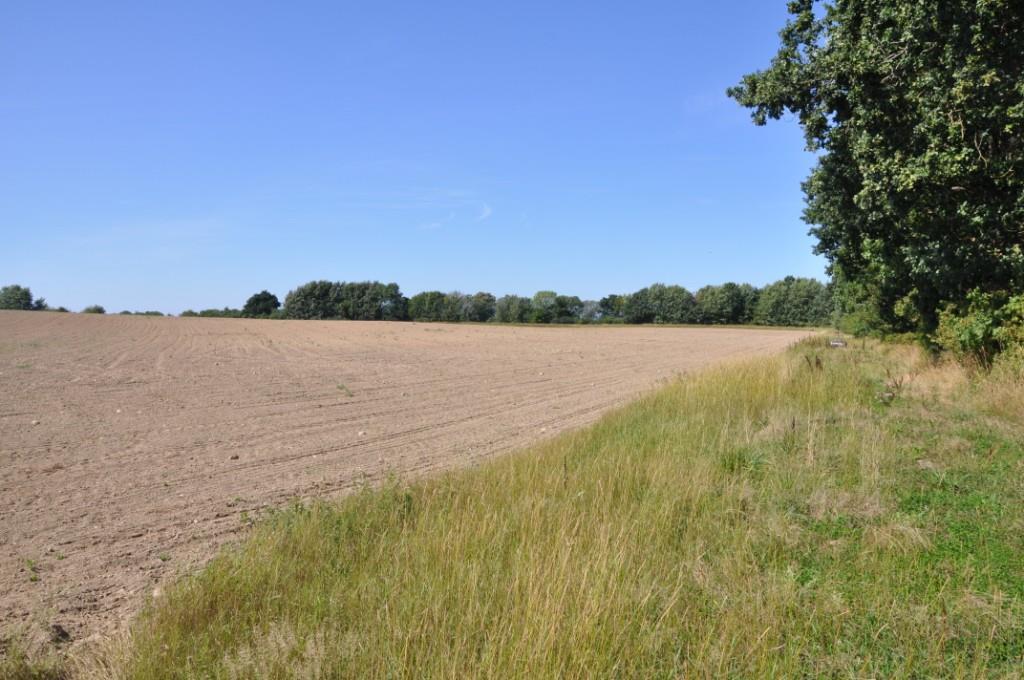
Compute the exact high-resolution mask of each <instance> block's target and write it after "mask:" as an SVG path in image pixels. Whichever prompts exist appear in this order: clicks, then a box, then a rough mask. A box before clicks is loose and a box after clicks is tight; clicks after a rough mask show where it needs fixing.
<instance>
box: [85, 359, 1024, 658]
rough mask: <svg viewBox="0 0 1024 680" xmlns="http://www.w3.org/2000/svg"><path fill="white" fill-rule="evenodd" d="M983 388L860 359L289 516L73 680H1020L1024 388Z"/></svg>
mask: <svg viewBox="0 0 1024 680" xmlns="http://www.w3.org/2000/svg"><path fill="white" fill-rule="evenodd" d="M815 355H816V356H818V357H820V358H821V362H822V364H821V367H820V368H819V367H818V366H817V365H816V363H815V361H814V360H813V356H815ZM1015 380H1016V381H1017V382H1013V381H1015ZM995 381H996V378H994V377H990V378H985V379H976V380H974V381H971V380H970V379H968V378H967V377H965V376H964V375H963V373H962V371H961V370H960V369H958V368H955V367H931V366H928V365H926V364H925V363H924V362H923V361H922V360H921V359H919V358H918V357H917V356H916V355H915V353H914V352H913V351H912V350H910V349H907V348H900V347H884V346H872V345H868V346H866V347H861V346H860V343H858V346H857V347H850V348H847V349H843V350H831V351H830V350H826V349H823V348H822V347H821V344H820V342H817V343H815V344H810V343H805V344H803V345H801V346H798V347H797V348H795V349H794V350H792V351H791V352H789V353H787V354H786V355H784V356H780V357H777V358H774V359H768V360H758V361H754V362H749V363H744V364H741V365H736V366H730V367H723V368H718V369H712V370H709V371H707V372H704V373H701V374H699V375H697V376H695V377H691V378H687V379H685V380H682V381H680V382H678V383H675V384H673V385H671V386H669V387H667V388H665V389H663V390H661V391H659V392H657V393H656V394H653V395H651V396H649V397H647V398H644V399H642V400H641V401H639V402H637V403H635V404H633V405H631V406H629V407H627V408H625V409H622V410H621V411H619V412H617V413H614V414H612V415H610V416H609V417H606V418H604V419H603V420H601V421H600V422H599V423H598V424H597V425H595V426H593V427H590V428H588V429H585V430H583V431H581V432H577V433H573V434H570V435H567V436H563V437H560V438H557V439H555V440H553V441H550V442H547V443H545V444H543V445H540V446H538V447H535V448H533V449H530V450H527V451H525V452H522V453H519V454H516V455H511V456H507V457H505V458H502V459H500V460H496V461H494V462H491V463H488V464H486V465H483V466H481V467H479V468H475V469H471V470H465V471H461V472H453V473H450V474H447V475H444V476H440V477H436V478H433V479H430V480H427V481H422V482H417V483H414V484H411V485H406V484H402V483H400V482H395V483H392V484H390V485H388V486H387V487H386V488H384V489H380V490H367V491H365V492H363V493H359V494H357V495H355V496H352V497H349V498H347V499H345V500H343V501H341V502H340V503H315V504H312V505H308V506H298V505H297V506H295V507H292V508H289V509H286V510H283V511H280V512H278V513H275V514H274V515H273V516H271V517H270V518H268V519H266V520H264V521H263V522H261V523H259V524H258V525H257V527H256V528H255V529H254V530H253V533H252V535H251V537H249V538H248V539H247V540H246V541H245V542H243V543H242V544H241V545H239V546H237V547H236V548H234V549H231V550H228V551H226V552H224V553H223V554H222V555H221V556H220V557H218V558H217V559H215V560H214V561H213V562H212V563H211V564H210V565H209V566H208V568H206V569H205V570H204V571H203V572H201V573H200V574H199V575H197V576H195V577H192V578H188V579H185V580H183V581H181V582H179V583H178V584H177V585H176V586H174V587H173V588H171V589H169V590H168V592H167V593H166V594H165V595H164V596H163V597H161V598H159V599H158V600H156V601H154V602H152V603H151V604H150V606H149V607H148V608H147V609H146V611H145V612H144V613H143V615H142V616H141V617H140V619H139V620H138V621H137V623H136V624H135V625H134V627H133V630H132V633H131V636H130V638H129V639H127V640H126V641H125V642H124V644H123V645H121V646H119V647H117V648H112V649H109V650H107V652H106V653H105V655H104V656H102V657H101V658H99V659H98V660H97V659H93V660H91V661H90V662H89V663H88V664H84V665H82V666H81V668H80V669H79V670H80V674H81V675H83V676H95V677H130V678H168V677H179V678H191V677H211V678H230V677H252V678H257V677H258V678H276V677H281V678H284V677H352V678H362V677H382V676H387V677H436V676H444V677H474V676H475V677H495V678H498V677H500V678H508V677H523V676H530V677H593V676H615V677H676V676H705V677H708V676H712V677H771V676H775V677H794V676H805V677H807V676H811V677H818V676H840V677H901V676H903V677H908V676H912V677H934V676H971V677H974V676H986V677H987V676H997V677H1000V676H1007V677H1019V675H1015V674H1019V673H1020V668H1021V664H1022V662H1024V623H1022V622H1024V617H1022V615H1024V604H1022V603H1024V558H1022V555H1024V453H1022V451H1024V390H1022V389H1021V384H1020V382H1019V376H1018V377H1014V376H1010V377H1006V376H1004V377H1003V378H1000V382H999V383H998V384H995Z"/></svg>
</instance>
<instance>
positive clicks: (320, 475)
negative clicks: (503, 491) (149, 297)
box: [0, 312, 806, 639]
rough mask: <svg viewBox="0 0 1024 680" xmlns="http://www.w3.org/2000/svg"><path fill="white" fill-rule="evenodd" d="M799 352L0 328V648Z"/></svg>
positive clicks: (500, 329)
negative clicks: (230, 554) (278, 534)
mask: <svg viewBox="0 0 1024 680" xmlns="http://www.w3.org/2000/svg"><path fill="white" fill-rule="evenodd" d="M804 335H806V333H805V332H801V331H783V330H754V329H751V330H745V329H714V328H656V327H629V328H624V327H546V328H545V327H508V326H482V325H480V326H477V325H474V326H454V325H440V324H412V323H407V324H402V323H374V322H336V321H325V322H315V321H299V322H295V321H253V320H241V319H178V318H152V317H122V316H109V317H102V316H89V315H78V314H55V313H40V312H0V593H3V597H2V598H0V632H9V631H11V630H12V629H15V628H19V627H21V626H25V627H26V628H27V629H28V630H30V631H36V632H38V631H43V630H45V629H47V628H48V626H49V625H50V624H53V623H59V624H61V625H62V626H63V627H65V628H66V629H67V630H68V631H70V633H71V635H72V636H73V637H74V638H75V639H81V638H82V637H85V636H88V635H90V634H93V633H103V632H107V631H109V630H111V629H112V628H115V627H117V626H118V625H120V624H121V623H122V622H123V621H124V620H125V619H126V617H127V616H129V615H130V614H131V613H133V612H134V611H136V610H137V609H138V607H139V606H140V605H141V603H142V602H143V600H144V596H145V594H146V593H148V592H150V591H151V590H152V588H153V587H154V585H155V584H157V583H158V582H160V581H161V580H163V579H166V578H167V577H169V576H172V575H173V574H174V573H176V572H178V571H180V570H182V569H185V568H189V567H190V566H194V565H197V564H200V563H202V561H203V560H205V559H207V558H209V557H210V556H211V555H212V554H213V553H214V551H215V550H216V549H217V547H218V546H219V545H221V544H223V543H224V542H225V541H228V540H230V539H231V538H232V537H233V536H235V535H236V534H237V533H238V531H239V530H240V528H241V527H242V526H243V525H244V522H243V521H242V517H241V513H243V512H246V513H249V514H250V515H251V514H252V513H253V512H254V511H255V510H258V509H259V508H261V507H265V506H267V505H273V504H278V503H281V502H284V501H286V500H287V499H289V498H294V497H295V496H307V495H313V494H321V495H326V494H333V493H338V492H343V491H344V490H346V489H348V488H351V487H352V486H353V485H355V484H359V483H360V482H361V481H363V480H371V481H372V480H376V479H379V478H381V476H382V475H383V474H385V473H387V472H388V471H396V472H398V473H399V474H402V475H416V474H422V473H424V472H427V471H430V470H436V469H438V468H443V467H450V466H455V465H466V464H467V463H470V462H472V461H476V460H479V459H482V458H486V457H489V456H493V455H495V454H496V453H500V452H503V451H508V450H510V449H513V448H515V447H517V446H520V445H523V444H526V443H528V442H532V441H536V440H537V439H540V438H542V437H546V436H549V435H552V434H555V433H557V432H559V431H562V430H565V429H568V428H573V427H578V426H580V425H583V424H585V423H588V422H591V421H593V420H594V419H595V418H597V417H598V416H599V415H600V414H601V413H603V412H605V411H607V410H608V409H609V408H611V407H613V406H615V405H618V404H621V403H623V402H624V401H627V400H629V399H630V398H632V397H634V396H635V395H636V394H637V393H638V392H640V391H643V390H647V389H650V388H651V387H653V386H655V385H656V384H657V383H658V382H659V381H661V380H663V379H668V378H671V377H672V376H673V375H675V374H677V373H680V372H685V371H691V370H694V369H698V368H700V367H702V366H705V365H707V364H708V363H709V362H713V361H718V360H722V359H727V358H735V357H741V356H747V355H752V354H757V353H768V352H775V351H778V350H781V349H782V348H783V347H785V346H787V345H788V344H790V343H792V342H794V341H795V340H797V339H798V338H800V337H802V336H804Z"/></svg>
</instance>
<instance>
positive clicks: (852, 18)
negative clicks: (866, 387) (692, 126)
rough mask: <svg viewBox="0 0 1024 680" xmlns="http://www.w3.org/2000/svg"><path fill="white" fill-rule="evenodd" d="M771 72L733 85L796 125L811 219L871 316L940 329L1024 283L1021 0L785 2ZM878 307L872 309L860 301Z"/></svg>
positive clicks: (757, 112) (757, 107) (889, 324)
mask: <svg viewBox="0 0 1024 680" xmlns="http://www.w3.org/2000/svg"><path fill="white" fill-rule="evenodd" d="M789 11H790V13H791V14H792V19H791V20H790V21H789V23H787V25H786V27H785V28H784V29H783V30H782V32H781V34H780V35H781V40H782V45H781V47H780V49H779V52H778V54H777V55H776V56H775V57H774V59H773V60H772V62H771V64H770V66H769V67H768V68H767V69H765V70H763V71H759V72H756V73H753V74H750V75H747V76H745V77H744V78H743V80H742V83H741V84H740V85H739V86H737V87H734V88H731V89H730V90H729V94H730V95H731V96H732V97H734V98H735V99H737V100H738V101H739V102H740V103H741V104H743V105H744V106H747V107H750V108H751V109H753V114H752V115H753V120H754V122H755V123H756V124H758V125H763V124H764V123H765V122H766V121H767V120H768V119H770V118H780V117H781V116H782V115H784V114H785V112H787V111H789V112H792V113H794V114H796V116H797V117H798V118H799V121H800V124H801V126H802V127H803V129H804V133H805V136H806V140H807V145H808V148H810V149H812V150H815V151H817V152H818V164H817V166H816V167H815V169H814V170H813V171H812V173H811V176H810V177H809V178H808V180H807V181H806V182H805V184H804V193H805V195H806V198H807V209H806V211H805V219H806V220H807V222H808V223H810V224H812V225H815V226H814V227H813V228H812V230H811V233H812V234H814V235H815V236H816V237H817V238H818V245H817V252H819V253H822V254H824V255H825V256H826V257H827V258H828V260H829V262H830V264H831V270H832V274H833V278H834V280H835V281H836V282H837V283H839V284H840V285H841V286H842V285H846V284H847V283H853V284H855V285H857V286H858V287H859V291H858V295H859V297H860V298H861V307H860V309H859V310H858V312H857V314H858V315H859V317H860V321H861V322H871V321H872V317H873V316H875V315H877V323H878V324H879V325H882V326H884V327H885V328H886V329H887V330H894V331H921V332H925V333H928V332H931V331H933V330H934V329H935V328H936V326H937V324H938V321H939V311H940V310H942V309H945V308H946V306H947V305H953V306H955V307H963V306H965V305H968V304H969V302H968V296H969V295H970V294H971V292H972V291H975V290H977V291H982V292H983V293H1000V292H1004V291H1019V290H1021V288H1022V287H1024V253H1022V249H1021V226H1020V225H1021V224H1024V144H1021V141H1020V140H1021V138H1022V135H1024V81H1022V80H1021V77H1020V74H1021V71H1022V68H1024V65H1022V61H1021V55H1022V54H1024V12H1022V11H1021V7H1020V4H1019V2H1018V0H985V1H983V2H981V1H978V0H922V1H920V2H906V1H904V0H841V1H839V2H833V3H824V2H819V1H817V0H795V1H793V2H790V3H789ZM865 302H867V304H864V303H865Z"/></svg>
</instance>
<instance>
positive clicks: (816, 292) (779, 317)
mask: <svg viewBox="0 0 1024 680" xmlns="http://www.w3.org/2000/svg"><path fill="white" fill-rule="evenodd" d="M831 312H832V293H831V291H830V290H829V288H828V287H827V286H825V284H823V283H821V282H820V281H816V280H814V279H804V278H795V277H792V276H787V277H786V278H784V279H782V280H781V281H776V282H775V283H772V284H769V285H767V286H765V287H764V288H763V289H762V290H761V296H760V299H759V300H758V303H757V308H756V309H755V310H754V323H758V324H763V325H767V326H815V325H821V324H826V323H828V322H829V320H830V316H831Z"/></svg>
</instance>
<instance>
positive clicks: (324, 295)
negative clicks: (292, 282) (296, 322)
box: [284, 281, 341, 319]
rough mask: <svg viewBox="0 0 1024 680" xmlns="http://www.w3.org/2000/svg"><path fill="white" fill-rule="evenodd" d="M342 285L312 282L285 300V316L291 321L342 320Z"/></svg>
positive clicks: (300, 287)
mask: <svg viewBox="0 0 1024 680" xmlns="http://www.w3.org/2000/svg"><path fill="white" fill-rule="evenodd" d="M340 297H341V290H340V284H336V283H331V282H330V281H310V282H309V283H305V284H303V285H301V286H299V287H298V288H296V289H295V290H293V291H290V292H289V293H288V295H286V296H285V298H284V315H285V317H287V318H289V319H337V318H340V310H339V304H340V302H341V300H340Z"/></svg>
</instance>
